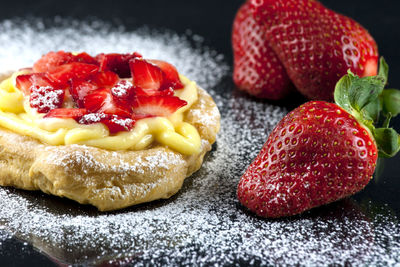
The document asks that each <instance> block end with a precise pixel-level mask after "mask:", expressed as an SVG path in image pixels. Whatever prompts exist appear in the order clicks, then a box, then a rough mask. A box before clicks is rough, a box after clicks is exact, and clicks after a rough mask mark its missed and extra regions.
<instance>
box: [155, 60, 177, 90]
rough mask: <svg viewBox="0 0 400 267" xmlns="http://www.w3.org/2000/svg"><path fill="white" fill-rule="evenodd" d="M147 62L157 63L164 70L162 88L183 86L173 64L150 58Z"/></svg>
mask: <svg viewBox="0 0 400 267" xmlns="http://www.w3.org/2000/svg"><path fill="white" fill-rule="evenodd" d="M148 62H150V63H153V64H155V65H157V66H158V67H159V68H160V69H161V70H162V71H163V72H164V83H163V88H169V87H172V88H173V89H182V88H183V84H182V82H181V80H180V79H179V74H178V70H177V69H176V68H175V66H173V65H172V64H170V63H168V62H166V61H163V60H156V59H150V60H148Z"/></svg>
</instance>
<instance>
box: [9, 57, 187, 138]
mask: <svg viewBox="0 0 400 267" xmlns="http://www.w3.org/2000/svg"><path fill="white" fill-rule="evenodd" d="M16 85H17V87H18V88H19V89H20V90H21V91H22V92H23V93H24V95H25V96H27V97H29V102H30V107H31V108H32V109H35V110H36V111H37V112H38V113H46V114H45V116H44V118H63V119H68V118H71V119H74V120H75V121H76V122H78V123H80V124H93V123H103V124H104V125H106V126H107V128H108V129H109V132H110V134H115V133H118V132H121V131H129V130H131V129H132V128H133V126H134V125H135V122H136V121H138V120H140V119H144V118H148V117H157V116H160V117H168V116H171V115H172V114H173V113H174V112H176V111H177V110H178V109H179V108H181V107H183V106H185V105H187V102H186V101H184V100H181V99H180V98H179V97H177V96H174V91H175V90H179V89H182V88H183V87H184V86H183V84H182V82H181V80H180V78H179V74H178V71H177V70H176V68H175V67H174V66H173V65H171V64H169V63H167V62H164V61H161V60H146V59H143V57H142V56H141V55H140V54H139V53H136V52H135V53H131V54H117V53H112V54H99V55H97V56H95V57H92V56H90V55H88V54H87V53H79V54H73V53H70V52H64V51H58V52H49V53H47V54H46V55H44V56H43V57H42V58H41V59H39V60H38V61H37V62H36V63H35V64H34V65H33V68H32V72H31V73H29V74H24V75H19V76H17V78H16ZM69 96H71V97H69ZM71 106H72V107H71Z"/></svg>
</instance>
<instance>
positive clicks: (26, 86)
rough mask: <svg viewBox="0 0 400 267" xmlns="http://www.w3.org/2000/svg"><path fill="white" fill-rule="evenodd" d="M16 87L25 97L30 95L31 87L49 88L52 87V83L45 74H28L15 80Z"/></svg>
mask: <svg viewBox="0 0 400 267" xmlns="http://www.w3.org/2000/svg"><path fill="white" fill-rule="evenodd" d="M15 82H16V86H17V88H18V89H19V90H21V91H22V92H23V93H24V94H25V95H29V94H30V93H31V87H32V86H38V87H41V86H51V87H54V86H55V85H54V82H53V81H52V80H51V79H50V78H49V77H48V75H47V74H46V73H30V74H23V75H18V76H17V78H16V79H15Z"/></svg>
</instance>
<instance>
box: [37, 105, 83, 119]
mask: <svg viewBox="0 0 400 267" xmlns="http://www.w3.org/2000/svg"><path fill="white" fill-rule="evenodd" d="M85 114H87V110H86V109H84V108H55V109H52V110H50V111H49V113H47V114H46V115H45V116H44V118H62V119H68V118H71V119H75V120H79V119H80V118H82V117H83V116H84V115H85Z"/></svg>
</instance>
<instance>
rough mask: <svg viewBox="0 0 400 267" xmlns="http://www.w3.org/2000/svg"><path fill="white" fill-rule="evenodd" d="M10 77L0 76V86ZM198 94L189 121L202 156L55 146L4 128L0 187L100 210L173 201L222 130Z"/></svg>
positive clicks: (1, 132) (209, 100)
mask: <svg viewBox="0 0 400 267" xmlns="http://www.w3.org/2000/svg"><path fill="white" fill-rule="evenodd" d="M6 77H8V76H7V75H0V81H1V80H3V79H5V78H6ZM198 94H199V98H198V100H197V102H195V103H194V104H193V105H192V107H191V108H190V109H189V110H188V111H187V112H186V113H185V114H184V121H186V122H188V123H190V124H192V125H193V126H195V127H196V129H197V130H198V132H199V135H200V137H201V152H200V153H199V154H195V155H190V156H186V155H182V154H180V153H178V152H176V151H174V150H171V149H169V148H168V147H165V146H160V145H155V146H153V147H151V148H149V149H146V150H141V151H129V150H128V151H109V150H105V149H100V148H96V147H89V146H84V145H63V146H50V145H46V144H43V143H41V142H40V141H38V140H36V139H33V138H31V137H28V136H22V135H19V134H16V133H14V132H11V131H9V130H7V129H4V128H1V127H0V170H1V171H0V185H1V186H13V187H17V188H21V189H26V190H41V191H43V192H45V193H47V194H52V195H56V196H60V197H67V198H70V199H72V200H75V201H77V202H79V203H82V204H91V205H93V206H96V207H97V208H98V209H99V210H100V211H109V210H117V209H122V208H125V207H128V206H132V205H135V204H139V203H144V202H149V201H152V200H156V199H161V198H169V197H171V196H172V195H174V194H175V193H176V192H178V190H179V189H180V188H181V187H182V183H183V181H184V179H185V178H186V177H188V176H190V175H191V174H192V173H193V172H195V171H197V170H198V169H199V168H200V166H201V164H202V162H203V157H204V155H205V153H206V152H207V151H209V150H210V149H211V145H212V144H213V143H214V142H215V138H216V134H217V132H218V131H219V127H220V123H219V122H220V114H219V111H218V108H217V106H216V104H215V103H214V101H213V100H212V98H211V96H209V95H208V94H207V92H205V91H204V90H203V89H201V88H198Z"/></svg>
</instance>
